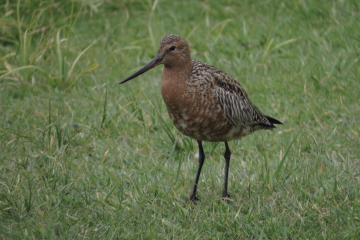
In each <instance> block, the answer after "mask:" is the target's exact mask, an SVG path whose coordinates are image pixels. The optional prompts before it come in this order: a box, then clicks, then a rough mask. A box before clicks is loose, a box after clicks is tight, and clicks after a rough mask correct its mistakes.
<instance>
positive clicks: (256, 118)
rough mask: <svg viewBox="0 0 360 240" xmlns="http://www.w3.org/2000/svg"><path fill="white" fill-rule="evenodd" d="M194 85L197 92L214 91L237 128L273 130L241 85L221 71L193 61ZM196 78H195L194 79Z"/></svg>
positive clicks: (213, 93)
mask: <svg viewBox="0 0 360 240" xmlns="http://www.w3.org/2000/svg"><path fill="white" fill-rule="evenodd" d="M192 64H193V68H192V69H193V72H192V76H193V79H192V83H193V84H196V85H198V86H197V88H196V89H197V90H198V91H200V90H201V89H203V90H204V93H205V92H206V90H205V89H209V88H210V89H212V95H213V96H214V97H215V98H216V99H217V101H218V102H219V104H220V105H221V108H222V109H223V111H224V113H225V115H226V117H227V118H228V120H229V122H230V123H232V124H234V125H236V126H256V125H259V127H261V128H273V127H274V125H273V124H272V123H270V121H269V120H268V119H267V117H266V116H265V115H263V114H262V113H261V111H260V110H259V109H258V108H257V107H256V106H255V105H254V104H253V103H252V102H251V101H250V99H249V98H248V96H247V94H246V92H245V91H244V89H243V88H242V87H241V85H240V84H239V83H238V82H237V81H236V80H235V79H233V78H232V77H230V76H229V75H227V74H226V73H224V72H223V71H221V70H220V69H218V68H216V67H214V66H211V65H208V64H206V63H203V62H200V61H196V60H193V61H192ZM194 76H195V77H194Z"/></svg>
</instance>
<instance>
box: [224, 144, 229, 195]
mask: <svg viewBox="0 0 360 240" xmlns="http://www.w3.org/2000/svg"><path fill="white" fill-rule="evenodd" d="M225 147H226V150H225V154H224V158H225V178H224V191H223V194H222V197H223V198H228V197H230V195H229V194H228V192H227V187H228V176H229V166H230V156H231V151H230V148H229V145H228V143H227V142H225Z"/></svg>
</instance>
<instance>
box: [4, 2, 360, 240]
mask: <svg viewBox="0 0 360 240" xmlns="http://www.w3.org/2000/svg"><path fill="white" fill-rule="evenodd" d="M169 33H174V34H177V35H180V36H182V37H183V38H185V39H186V40H188V42H189V44H190V46H191V54H192V58H193V59H196V60H201V61H203V62H206V63H208V64H211V65H214V66H216V67H218V68H220V69H222V70H223V71H224V72H226V73H228V74H229V75H231V76H232V77H234V78H235V79H237V80H238V81H239V82H240V83H241V85H242V86H243V88H244V89H245V90H246V91H247V93H248V95H249V97H250V99H251V100H252V102H253V103H254V104H255V105H257V106H258V108H259V109H260V110H261V111H262V112H264V113H265V114H266V115H269V116H272V117H274V118H276V119H279V120H280V121H282V122H283V123H284V124H283V125H279V126H278V127H277V128H276V129H274V130H273V131H258V132H256V133H254V134H252V135H250V136H248V137H246V138H243V139H241V140H237V141H232V142H230V143H229V146H230V149H231V150H232V161H231V166H230V175H229V194H230V195H231V203H230V204H228V203H226V202H224V201H219V199H220V197H221V192H222V184H223V175H224V173H223V168H224V165H225V161H224V159H223V154H224V151H225V147H224V144H223V143H204V151H205V155H206V159H205V164H204V167H203V171H202V175H201V177H200V184H199V187H198V196H199V198H200V201H199V202H198V203H197V204H196V205H195V204H191V203H186V202H185V199H186V198H188V196H189V194H190V190H191V187H192V184H193V181H194V178H195V173H196V169H197V165H198V161H197V158H196V153H197V144H196V141H195V140H192V139H190V138H188V137H185V136H183V135H182V134H181V133H180V132H178V131H177V130H176V128H175V127H174V126H173V124H172V122H171V120H170V118H169V116H168V114H167V111H166V107H165V105H164V103H163V102H162V98H161V93H160V84H161V80H160V76H161V71H162V67H157V68H155V69H153V70H151V71H149V72H147V73H146V74H144V75H142V76H140V77H138V78H136V79H134V80H132V81H131V82H128V83H126V84H123V85H119V84H118V82H120V81H121V80H123V79H124V78H126V77H127V76H129V75H131V74H132V73H134V72H135V71H136V70H138V69H139V68H140V67H142V66H144V65H145V64H146V63H148V62H149V61H150V60H151V59H152V58H153V57H154V56H155V54H156V52H157V48H158V44H159V42H160V40H161V39H162V37H163V36H165V35H166V34H169ZM359 86H360V2H359V1H357V0H348V1H340V0H339V1H325V0H318V1H312V0H298V1H295V0H294V1H277V0H264V1H231V0H227V1H215V0H208V1H190V0H184V1H158V0H154V1H150V0H122V1H115V0H105V1H100V0H93V1H86V0H78V1H65V0H59V1H55V0H50V1H40V0H19V1H2V2H1V3H0V103H1V104H0V238H1V239H360V135H359V134H360V121H359V119H360V104H359V99H360V87H359Z"/></svg>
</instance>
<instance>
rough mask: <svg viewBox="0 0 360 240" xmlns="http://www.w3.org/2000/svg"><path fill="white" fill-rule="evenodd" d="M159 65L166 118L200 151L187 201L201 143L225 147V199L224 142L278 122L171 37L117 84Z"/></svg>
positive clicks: (201, 155) (193, 196)
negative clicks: (221, 143)
mask: <svg viewBox="0 0 360 240" xmlns="http://www.w3.org/2000/svg"><path fill="white" fill-rule="evenodd" d="M160 64H164V69H163V72H162V76H161V94H162V97H163V100H164V102H165V105H166V108H167V110H168V113H169V115H170V118H171V119H172V121H173V123H174V125H175V127H176V128H177V129H178V130H179V131H180V132H181V133H183V134H184V135H186V136H188V137H190V138H193V139H195V140H197V143H198V146H199V167H198V170H197V173H196V177H195V183H194V187H193V189H192V192H191V194H190V198H189V200H191V201H195V200H198V198H197V197H196V189H197V186H198V182H199V177H200V173H201V168H202V166H203V164H204V159H205V154H204V150H203V146H202V142H203V141H207V142H224V143H225V154H224V158H225V178H224V189H223V193H222V198H223V199H226V198H229V197H230V196H229V194H228V190H227V188H228V175H229V166H230V155H231V152H230V149H229V145H228V141H230V140H235V139H240V138H242V137H245V136H247V135H249V134H251V133H253V132H255V131H257V130H261V129H272V128H275V126H274V124H282V123H281V122H280V121H278V120H276V119H274V118H272V117H269V116H266V115H264V114H262V112H261V111H260V110H259V109H258V108H257V107H256V106H255V105H254V104H253V103H252V102H251V101H250V100H249V98H248V96H247V94H246V92H245V91H244V89H243V88H242V87H241V85H240V84H239V83H238V82H237V81H236V80H235V79H233V78H232V77H230V76H229V75H227V74H226V73H224V72H222V71H221V70H219V69H218V68H216V67H213V66H210V65H208V64H206V63H203V62H200V61H196V60H191V56H190V47H189V44H188V43H187V41H186V40H185V39H183V38H181V37H179V36H177V35H174V34H170V35H166V36H165V37H164V38H163V39H162V40H161V42H160V45H159V49H158V52H157V55H156V56H155V58H154V59H153V60H151V62H149V63H148V64H147V65H146V66H144V67H143V68H141V69H140V70H139V71H137V72H136V73H134V74H133V75H131V76H130V77H128V78H126V79H124V80H123V81H121V82H120V84H122V83H125V82H127V81H129V80H131V79H133V78H135V77H137V76H139V75H141V74H143V73H145V72H146V71H148V70H150V69H152V68H154V67H156V66H157V65H160Z"/></svg>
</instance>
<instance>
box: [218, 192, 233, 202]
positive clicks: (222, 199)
mask: <svg viewBox="0 0 360 240" xmlns="http://www.w3.org/2000/svg"><path fill="white" fill-rule="evenodd" d="M220 201H224V202H226V203H227V204H231V203H232V200H231V198H230V195H229V194H223V195H222V197H221V199H220V200H219V202H220Z"/></svg>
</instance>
